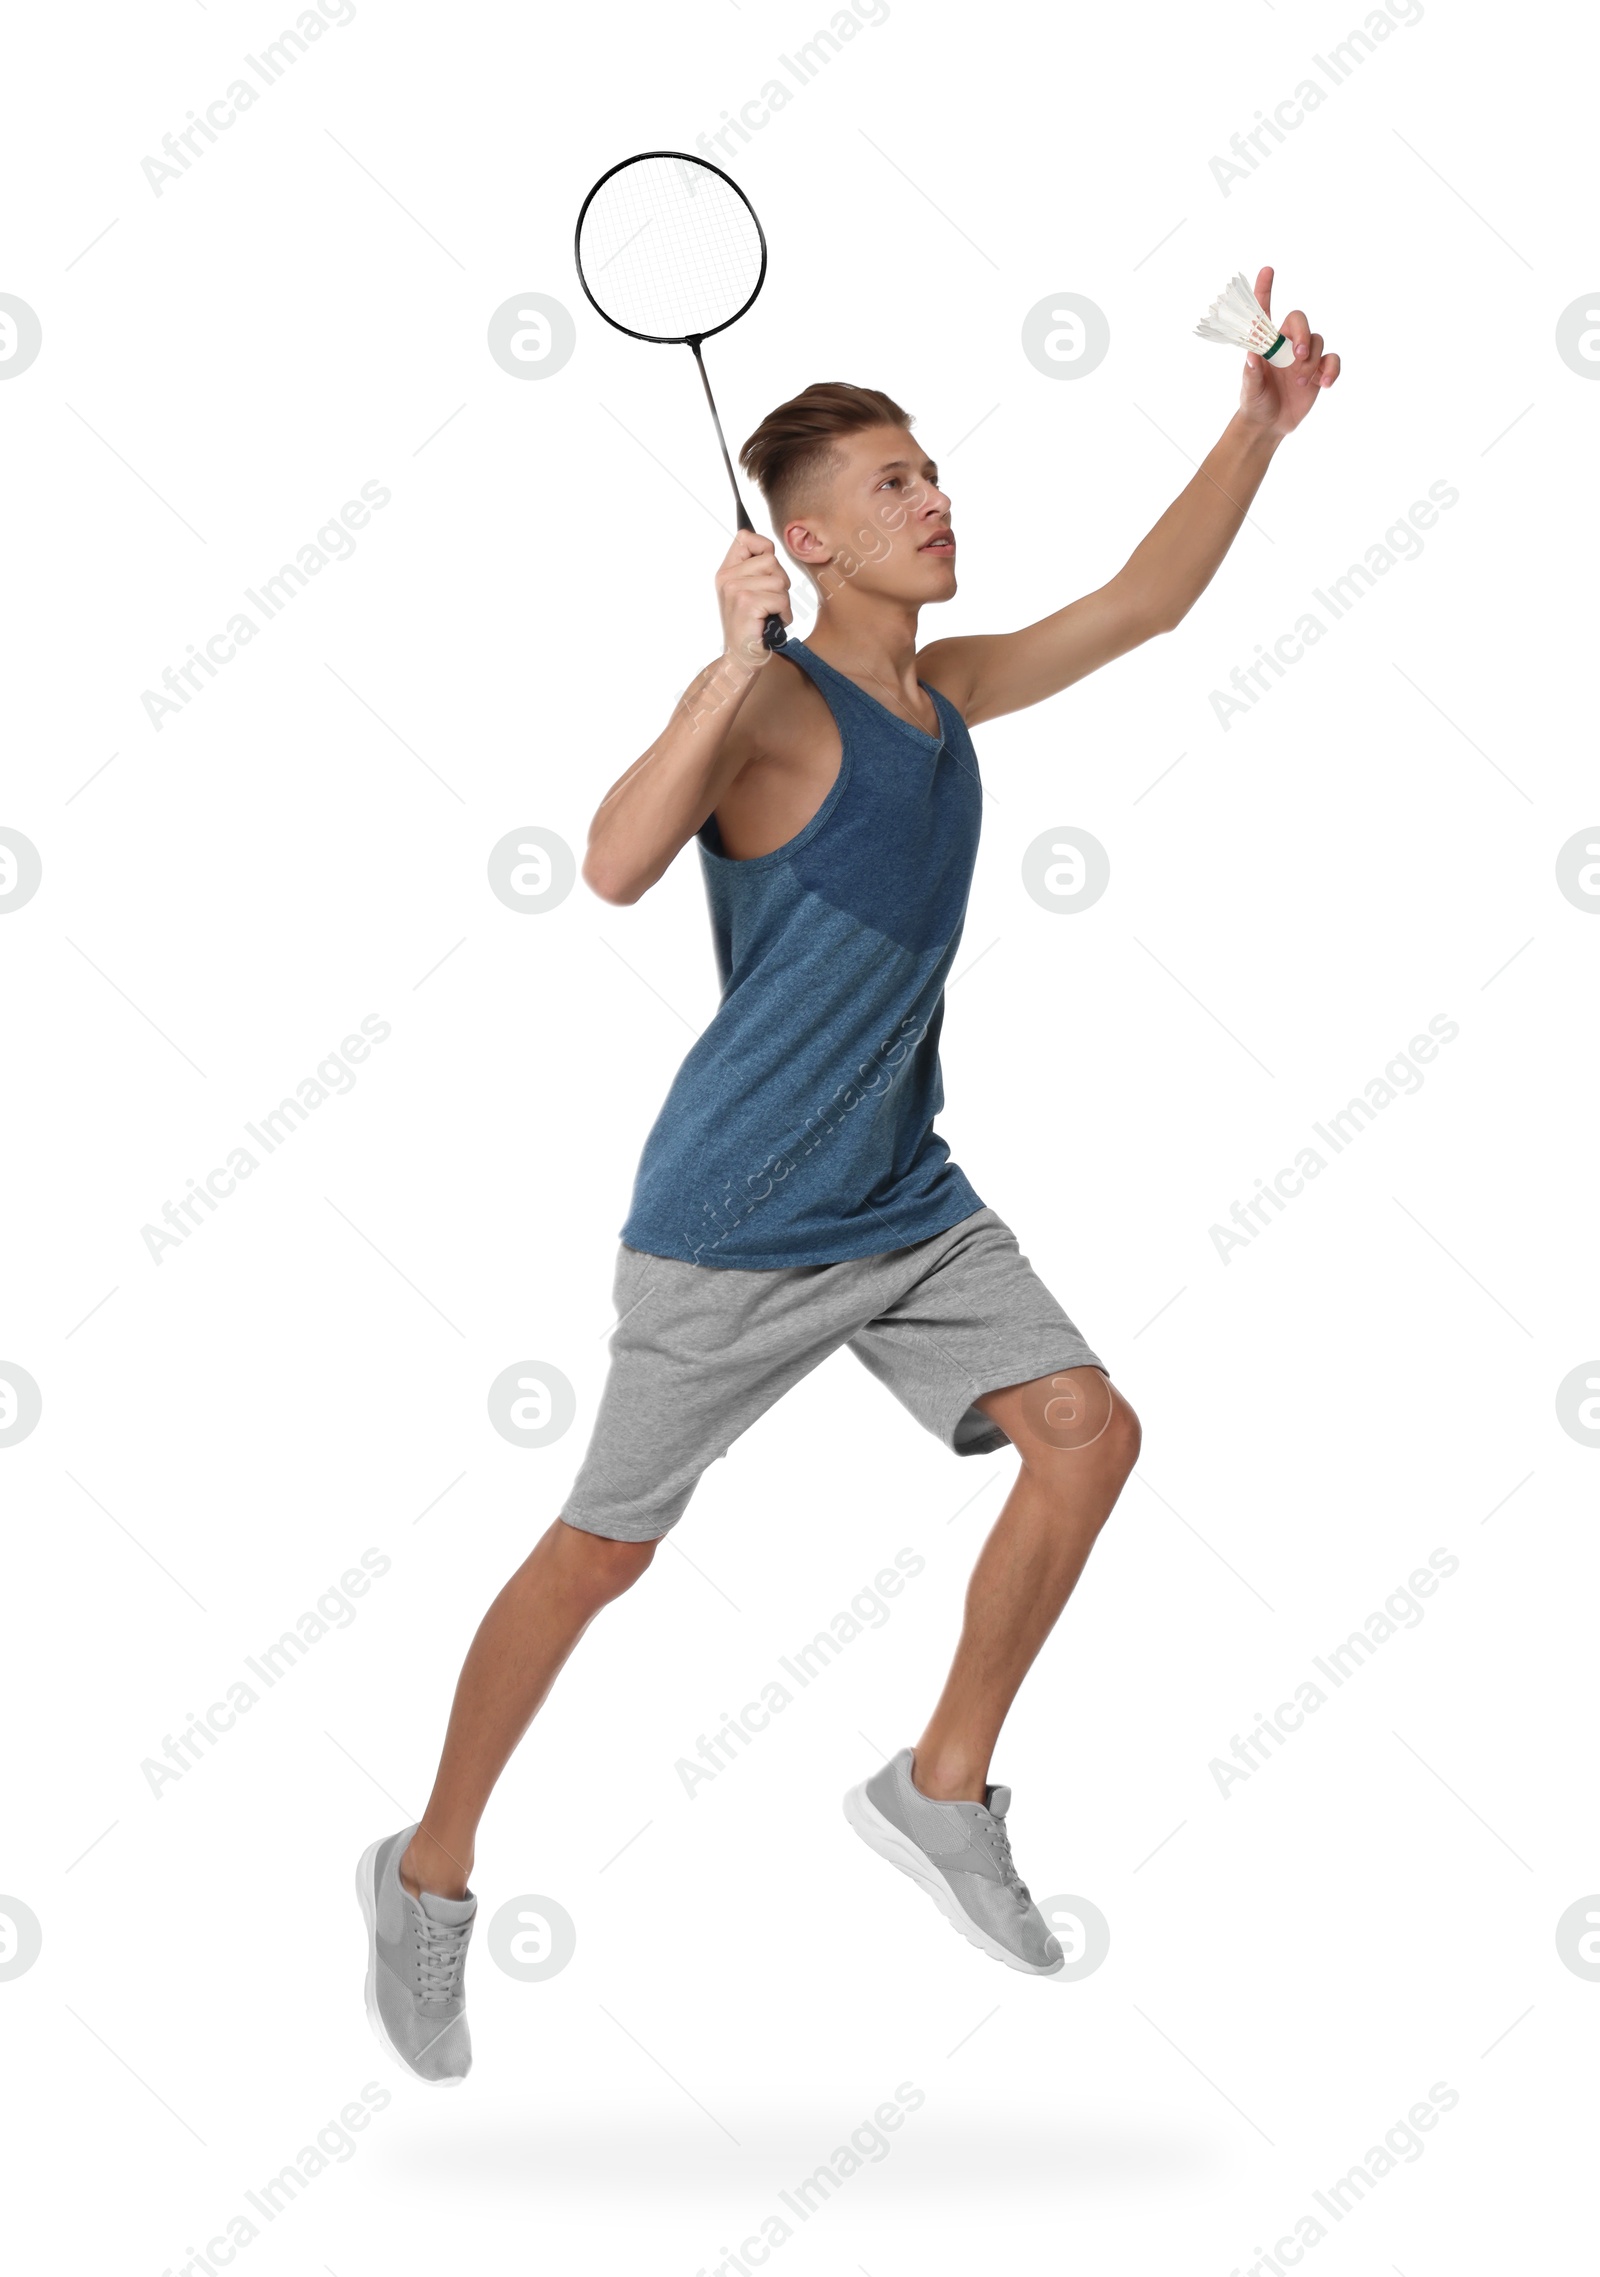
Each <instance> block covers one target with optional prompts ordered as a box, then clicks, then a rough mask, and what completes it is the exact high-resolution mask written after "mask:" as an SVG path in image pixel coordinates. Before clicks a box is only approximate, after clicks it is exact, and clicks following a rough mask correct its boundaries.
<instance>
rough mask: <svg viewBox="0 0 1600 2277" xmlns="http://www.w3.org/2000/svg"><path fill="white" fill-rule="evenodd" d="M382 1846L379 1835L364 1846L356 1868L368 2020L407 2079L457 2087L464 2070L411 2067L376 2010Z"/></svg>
mask: <svg viewBox="0 0 1600 2277" xmlns="http://www.w3.org/2000/svg"><path fill="white" fill-rule="evenodd" d="M382 1848H383V1838H382V1837H381V1836H380V1837H379V1839H378V1840H377V1841H376V1842H374V1843H373V1844H372V1846H371V1848H370V1849H367V1850H363V1852H362V1853H361V1863H360V1864H359V1865H358V1866H357V1868H356V1903H357V1904H358V1905H359V1906H360V1908H361V1918H362V1920H363V1921H364V1922H365V1923H366V1925H367V1983H366V1998H367V2022H368V2024H369V2025H370V2026H371V2028H372V2037H373V2038H374V2039H375V2040H376V2041H377V2043H378V2045H379V2047H380V2048H381V2049H382V2050H383V2052H384V2054H385V2055H386V2056H387V2057H388V2059H389V2061H390V2062H391V2063H392V2064H398V2066H399V2067H400V2069H401V2070H402V2071H403V2072H404V2073H405V2075H406V2077H407V2079H414V2080H416V2081H417V2083H418V2084H419V2086H422V2087H459V2086H460V2085H461V2082H462V2080H464V2079H465V2078H466V2076H467V2075H466V2073H465V2072H461V2073H459V2074H457V2076H456V2077H455V2078H453V2079H426V2078H424V2076H423V2074H422V2073H421V2072H420V2071H413V2070H412V2068H411V2066H410V2065H409V2064H408V2063H407V2062H406V2059H405V2057H404V2056H403V2055H402V2054H401V2053H400V2050H399V2049H398V2048H397V2047H396V2046H395V2044H394V2042H393V2041H392V2040H391V2039H390V2037H389V2035H388V2033H387V2032H386V2031H385V2030H384V2028H383V2018H382V2016H381V2015H380V2013H379V2010H378V1852H379V1851H380V1850H381V1849H382Z"/></svg>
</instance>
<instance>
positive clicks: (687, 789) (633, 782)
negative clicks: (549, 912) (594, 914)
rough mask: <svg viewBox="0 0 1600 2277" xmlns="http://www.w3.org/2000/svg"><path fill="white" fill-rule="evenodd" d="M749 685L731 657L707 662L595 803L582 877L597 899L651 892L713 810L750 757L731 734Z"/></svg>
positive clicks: (745, 671)
mask: <svg viewBox="0 0 1600 2277" xmlns="http://www.w3.org/2000/svg"><path fill="white" fill-rule="evenodd" d="M754 682H755V673H754V672H753V671H751V670H750V669H749V668H748V667H745V666H742V665H741V664H740V663H739V662H738V660H737V659H736V658H732V657H729V656H726V655H723V656H719V657H718V658H717V659H716V661H715V663H712V664H708V665H707V666H706V668H705V670H704V671H703V672H700V673H698V674H697V675H696V676H695V678H694V679H693V680H691V681H690V683H689V685H688V687H687V688H685V690H684V691H683V694H682V696H681V697H680V698H679V699H678V704H677V708H676V710H675V711H674V712H673V715H672V718H671V719H670V720H669V722H668V723H667V725H666V727H665V728H664V729H663V730H662V732H661V733H660V735H658V736H657V737H656V740H655V741H654V743H652V744H651V746H650V748H649V750H648V751H646V752H644V753H642V754H641V756H640V757H639V758H637V759H636V760H635V761H634V763H633V765H632V766H631V767H630V768H629V769H628V771H627V773H626V774H625V775H621V776H619V777H618V779H617V781H616V782H614V783H613V784H612V786H611V788H610V790H609V791H607V793H606V795H605V797H604V798H603V799H602V800H601V801H600V804H599V806H598V807H597V808H596V809H595V815H594V820H593V821H592V822H591V823H590V825H589V842H588V849H587V851H586V852H585V854H584V857H583V878H584V883H585V884H586V885H588V886H589V887H590V888H592V890H593V891H594V892H595V893H597V894H598V895H599V896H600V898H601V900H602V901H615V902H630V901H637V900H638V899H639V897H640V895H641V894H644V893H648V892H649V890H650V888H651V887H652V886H653V885H654V884H655V882H656V880H657V879H658V878H659V877H660V876H661V875H662V874H663V872H665V871H666V870H667V869H669V868H670V867H671V865H672V863H673V861H674V860H675V859H676V857H677V855H678V853H679V851H680V850H681V849H682V848H683V847H684V846H686V845H687V844H688V842H689V840H690V839H691V838H692V837H693V836H694V834H695V832H696V831H697V830H698V829H699V828H700V826H701V824H702V823H703V822H704V821H705V819H706V816H707V815H708V814H710V813H711V812H712V811H713V809H714V808H715V807H716V805H717V804H718V802H719V800H720V799H721V798H722V796H723V794H724V793H725V792H726V790H727V788H728V786H729V784H730V783H731V782H732V781H733V779H734V777H735V776H736V775H737V774H738V773H739V771H740V769H741V768H742V767H743V766H744V765H745V763H746V761H747V760H748V758H749V756H750V754H749V751H748V750H747V748H746V741H747V739H746V738H745V737H742V736H740V735H738V734H737V733H735V732H734V730H735V723H736V721H737V720H738V717H739V713H740V711H741V709H742V708H743V706H744V702H745V699H746V697H747V696H748V695H749V693H750V690H751V687H752V686H753V685H754Z"/></svg>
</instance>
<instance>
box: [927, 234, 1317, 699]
mask: <svg viewBox="0 0 1600 2277" xmlns="http://www.w3.org/2000/svg"><path fill="white" fill-rule="evenodd" d="M1271 291H1272V271H1271V270H1270V269H1263V270H1262V271H1261V274H1260V276H1259V277H1258V278H1257V280H1256V293H1257V297H1258V298H1259V299H1260V301H1261V304H1262V306H1263V307H1264V308H1270V307H1271V299H1270V295H1271ZM1283 329H1284V333H1285V335H1286V336H1287V338H1289V339H1290V340H1291V341H1293V343H1294V349H1295V362H1294V365H1293V368H1292V369H1289V370H1286V371H1276V370H1274V369H1273V368H1272V367H1271V366H1270V365H1268V364H1265V363H1263V362H1262V360H1261V358H1260V357H1259V356H1255V355H1251V356H1247V357H1246V358H1245V369H1244V378H1243V382H1242V385H1241V387H1240V394H1239V409H1238V410H1237V411H1236V412H1235V414H1234V416H1233V417H1232V419H1230V420H1229V422H1228V424H1227V426H1226V427H1225V428H1224V430H1223V433H1222V437H1221V439H1220V441H1219V442H1218V443H1217V444H1216V446H1215V448H1214V449H1213V450H1212V451H1211V452H1210V453H1209V454H1208V456H1207V457H1206V459H1205V461H1204V462H1203V464H1202V465H1201V467H1200V470H1199V472H1198V473H1197V474H1196V475H1195V477H1194V479H1193V481H1192V482H1191V483H1189V485H1188V487H1187V488H1186V489H1185V490H1183V491H1182V492H1180V494H1179V496H1178V497H1177V498H1175V499H1174V500H1173V502H1172V504H1171V505H1170V506H1169V507H1168V508H1167V510H1166V512H1165V513H1164V514H1163V515H1162V517H1161V519H1160V521H1159V522H1157V523H1156V525H1155V527H1154V528H1153V529H1152V530H1151V531H1150V532H1149V534H1148V536H1146V537H1145V538H1143V539H1141V541H1140V542H1139V544H1138V545H1137V546H1136V547H1135V548H1134V550H1133V552H1132V553H1131V554H1130V555H1129V557H1128V559H1127V561H1126V562H1124V564H1123V566H1122V567H1121V569H1119V570H1118V572H1117V574H1116V576H1115V577H1113V578H1112V579H1111V580H1110V582H1109V583H1108V584H1105V585H1102V586H1100V587H1099V588H1098V589H1097V590H1096V591H1095V592H1093V593H1086V594H1084V596H1083V597H1082V599H1081V600H1077V601H1071V602H1069V603H1068V604H1067V606H1066V607H1065V608H1064V609H1057V610H1056V611H1055V612H1054V613H1053V614H1052V615H1051V616H1048V617H1041V618H1040V620H1039V622H1038V623H1037V624H1032V625H1024V626H1023V627H1022V629H1021V630H1020V631H1019V632H1012V633H978V634H971V635H968V636H966V637H965V638H956V639H953V640H940V641H935V642H933V644H932V645H931V646H930V647H928V648H926V649H924V650H923V651H922V652H921V654H920V655H919V656H918V659H917V671H918V673H919V675H920V677H922V678H923V679H925V680H927V681H929V682H930V683H931V684H932V685H933V686H934V687H936V688H938V689H939V690H940V691H941V693H942V694H944V695H946V696H948V697H949V699H950V701H951V702H952V703H953V704H954V705H955V706H956V709H957V710H958V711H959V712H960V713H961V715H962V717H963V718H964V719H965V720H966V722H967V724H968V725H969V726H974V725H976V724H977V722H978V721H980V720H985V719H996V718H998V717H999V716H1000V715H1001V714H1002V713H1005V712H1015V711H1021V710H1022V709H1023V708H1024V707H1025V706H1026V705H1028V704H1037V703H1042V702H1043V701H1044V699H1045V697H1046V696H1054V695H1056V694H1058V693H1059V692H1060V690H1061V689H1063V688H1067V687H1070V686H1071V684H1072V682H1073V681H1074V680H1081V679H1083V677H1084V676H1085V674H1086V673H1090V672H1094V671H1097V670H1098V669H1099V667H1100V666H1101V665H1102V664H1109V663H1110V662H1111V660H1112V658H1113V657H1117V656H1123V655H1126V653H1127V651H1128V650H1129V649H1130V648H1137V647H1138V646H1139V645H1140V643H1141V642H1142V641H1147V640H1151V639H1153V638H1154V636H1155V635H1156V634H1157V633H1162V632H1171V630H1172V629H1173V627H1174V626H1175V625H1177V624H1180V623H1181V622H1182V620H1183V619H1184V617H1186V616H1187V615H1188V613H1189V611H1190V609H1192V608H1193V606H1194V604H1195V602H1196V601H1197V600H1198V599H1199V598H1200V596H1201V594H1202V593H1203V592H1204V591H1205V589H1206V587H1207V586H1208V585H1209V584H1210V582H1211V580H1212V578H1213V577H1214V576H1215V575H1216V572H1217V569H1218V566H1219V565H1220V563H1221V561H1222V557H1223V555H1224V554H1225V553H1226V552H1227V550H1228V548H1229V546H1231V545H1232V543H1233V541H1234V538H1235V537H1236V536H1237V534H1238V531H1239V527H1240V524H1241V523H1242V522H1243V521H1244V518H1245V515H1246V513H1247V512H1248V510H1249V506H1250V501H1251V499H1252V498H1254V496H1255V494H1256V492H1257V490H1258V489H1259V488H1260V486H1261V479H1262V477H1263V475H1264V474H1265V473H1266V471H1267V468H1268V467H1269V466H1270V465H1271V463H1272V457H1273V454H1274V452H1275V451H1276V450H1277V448H1278V445H1279V443H1280V442H1282V440H1283V438H1284V436H1285V435H1288V434H1292V433H1293V431H1294V429H1295V428H1296V427H1298V426H1299V424H1300V422H1301V421H1302V420H1303V419H1304V418H1305V416H1306V413H1307V412H1308V411H1309V410H1310V409H1311V406H1312V404H1313V403H1315V402H1316V400H1317V397H1318V396H1319V395H1320V394H1321V393H1322V391H1323V389H1324V388H1328V387H1331V386H1332V385H1333V383H1334V381H1335V380H1336V379H1337V378H1338V376H1339V358H1338V357H1337V356H1336V355H1325V354H1324V352H1323V344H1322V335H1321V334H1320V333H1314V332H1312V331H1311V329H1310V327H1309V325H1308V324H1307V322H1306V318H1305V316H1304V314H1303V313H1302V312H1301V311H1300V310H1299V309H1295V310H1294V311H1293V312H1292V313H1291V314H1290V315H1288V316H1286V317H1285V318H1284V319H1283Z"/></svg>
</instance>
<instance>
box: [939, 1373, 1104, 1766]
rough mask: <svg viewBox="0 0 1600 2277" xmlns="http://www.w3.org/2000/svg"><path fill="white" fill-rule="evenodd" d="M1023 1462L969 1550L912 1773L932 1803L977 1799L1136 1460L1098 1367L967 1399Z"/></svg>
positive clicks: (1037, 1380)
mask: <svg viewBox="0 0 1600 2277" xmlns="http://www.w3.org/2000/svg"><path fill="white" fill-rule="evenodd" d="M977 1404H978V1406H979V1407H981V1408H982V1409H983V1411H984V1413H985V1414H986V1415H991V1416H993V1418H994V1420H995V1422H996V1423H998V1424H999V1426H1000V1428H1001V1429H1002V1430H1003V1431H1004V1432H1005V1434H1006V1436H1007V1437H1008V1438H1009V1439H1010V1440H1011V1441H1012V1443H1013V1445H1014V1446H1015V1447H1016V1449H1017V1452H1018V1454H1019V1455H1020V1456H1021V1457H1022V1467H1021V1469H1020V1470H1019V1471H1018V1473H1017V1477H1016V1483H1015V1484H1014V1485H1013V1487H1012V1489H1011V1492H1010V1494H1009V1495H1008V1496H1007V1498H1006V1503H1005V1507H1004V1508H1003V1509H1002V1511H1001V1513H1000V1515H999V1517H998V1518H997V1519H996V1520H995V1524H994V1530H993V1531H992V1533H991V1534H990V1536H989V1539H988V1540H987V1541H986V1542H985V1543H984V1545H983V1549H982V1550H981V1552H980V1553H979V1557H978V1562H977V1564H976V1565H975V1566H974V1568H973V1571H972V1579H971V1581H970V1582H969V1584H968V1586H967V1602H966V1618H965V1620H964V1622H963V1625H962V1630H961V1641H960V1644H959V1645H958V1646H957V1648H956V1656H955V1659H954V1661H953V1662H952V1663H951V1668H950V1674H949V1676H948V1678H947V1679H946V1682H945V1687H944V1691H943V1692H942V1693H941V1695H940V1698H939V1704H938V1706H937V1707H936V1708H935V1709H934V1711H933V1716H932V1719H931V1721H930V1722H929V1724H928V1728H927V1730H926V1731H925V1732H924V1733H923V1735H922V1737H921V1739H920V1740H919V1741H918V1742H917V1746H916V1751H915V1753H914V1755H913V1757H912V1763H911V1774H912V1778H913V1781H914V1782H915V1784H916V1785H917V1786H918V1787H919V1788H920V1789H921V1790H922V1792H923V1793H924V1794H925V1795H932V1796H935V1797H936V1798H937V1799H938V1800H939V1801H941V1802H955V1801H966V1802H974V1803H981V1802H982V1801H983V1793H984V1785H985V1782H986V1781H987V1778H988V1775H989V1760H990V1757H991V1756H992V1755H993V1753H994V1746H995V1741H996V1740H997V1739H998V1737H999V1735H1000V1726H1001V1725H1002V1724H1003V1723H1004V1722H1005V1719H1006V1715H1007V1712H1008V1710H1009V1709H1010V1706H1011V1703H1012V1701H1013V1700H1014V1699H1015V1697H1016V1694H1017V1687H1018V1686H1019V1685H1020V1684H1021V1682H1022V1679H1023V1677H1024V1676H1026V1674H1027V1673H1028V1670H1029V1669H1030V1668H1031V1667H1032V1665H1033V1661H1034V1658H1035V1655H1036V1654H1037V1653H1038V1650H1039V1647H1040V1646H1041V1645H1042V1644H1043V1643H1044V1640H1045V1638H1046V1637H1047V1636H1048V1635H1049V1634H1050V1631H1051V1630H1052V1629H1053V1628H1054V1626H1055V1624H1056V1620H1057V1618H1058V1616H1059V1615H1060V1612H1061V1608H1062V1607H1063V1606H1064V1605H1065V1603H1066V1601H1067V1599H1068V1598H1069V1597H1070V1596H1071V1594H1072V1590H1073V1585H1074V1584H1075V1583H1076V1581H1077V1579H1078V1576H1079V1574H1080V1573H1081V1572H1082V1571H1083V1568H1084V1565H1085V1562H1086V1561H1087V1559H1088V1556H1089V1552H1090V1550H1092V1549H1093V1547H1094V1544H1095V1539H1096V1537H1097V1535H1098V1534H1099V1531H1100V1529H1101V1527H1102V1526H1103V1525H1104V1524H1105V1522H1106V1519H1107V1518H1108V1517H1109V1516H1110V1514H1111V1507H1112V1505H1113V1503H1114V1502H1115V1501H1116V1499H1117V1496H1118V1495H1119V1494H1120V1493H1121V1491H1122V1487H1123V1483H1124V1481H1125V1480H1126V1479H1127V1476H1128V1474H1129V1472H1130V1471H1131V1470H1132V1469H1133V1466H1134V1463H1135V1461H1136V1460H1137V1459H1138V1453H1139V1418H1138V1417H1137V1416H1136V1415H1135V1414H1134V1412H1133V1409H1132V1408H1131V1407H1130V1406H1129V1405H1128V1403H1127V1401H1126V1400H1125V1399H1124V1398H1123V1397H1122V1394H1121V1393H1120V1392H1119V1391H1117V1390H1116V1389H1115V1388H1114V1387H1113V1386H1112V1384H1111V1382H1110V1379H1109V1378H1108V1377H1106V1376H1105V1375H1103V1374H1102V1373H1101V1371H1100V1370H1099V1369H1098V1368H1069V1369H1067V1370H1066V1371H1064V1373H1062V1374H1061V1375H1058V1376H1041V1377H1039V1378H1038V1379H1036V1380H1035V1381H1034V1382H1032V1383H1027V1384H1011V1385H1008V1386H1007V1387H1006V1388H1005V1389H1004V1390H1001V1391H994V1392H988V1393H985V1395H984V1396H983V1397H982V1398H981V1399H980V1400H979V1401H978V1403H977Z"/></svg>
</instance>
